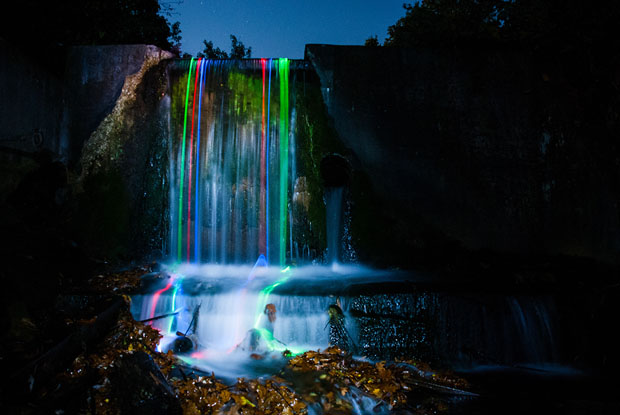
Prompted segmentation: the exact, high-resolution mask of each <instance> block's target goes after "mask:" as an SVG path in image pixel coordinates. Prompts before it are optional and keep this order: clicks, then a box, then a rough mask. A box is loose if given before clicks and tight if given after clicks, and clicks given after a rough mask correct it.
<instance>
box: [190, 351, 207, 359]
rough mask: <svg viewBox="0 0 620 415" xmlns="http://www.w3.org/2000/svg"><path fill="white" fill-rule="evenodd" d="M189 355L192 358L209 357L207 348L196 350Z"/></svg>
mask: <svg viewBox="0 0 620 415" xmlns="http://www.w3.org/2000/svg"><path fill="white" fill-rule="evenodd" d="M189 357H191V358H192V359H206V358H207V351H206V350H199V351H197V352H194V353H192V354H190V355H189Z"/></svg>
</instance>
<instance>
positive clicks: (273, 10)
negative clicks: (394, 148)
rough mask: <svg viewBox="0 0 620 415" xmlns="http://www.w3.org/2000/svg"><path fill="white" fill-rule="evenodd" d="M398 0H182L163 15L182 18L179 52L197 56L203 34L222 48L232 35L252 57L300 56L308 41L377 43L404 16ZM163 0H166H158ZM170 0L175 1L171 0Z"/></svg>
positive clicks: (172, 19)
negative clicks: (375, 39) (248, 48)
mask: <svg viewBox="0 0 620 415" xmlns="http://www.w3.org/2000/svg"><path fill="white" fill-rule="evenodd" d="M403 2H404V1H403V0H331V1H330V0H184V1H183V2H182V3H181V4H178V5H177V4H172V6H173V8H174V14H173V15H172V16H170V17H168V19H169V20H170V21H171V22H174V21H179V22H181V30H182V33H181V35H182V36H183V39H182V41H181V42H182V46H181V49H182V52H187V53H190V54H192V55H196V53H197V52H199V51H202V49H203V44H202V41H203V39H206V40H211V41H213V44H214V45H215V46H217V47H220V48H221V49H223V50H225V51H227V52H228V51H229V50H230V35H231V34H234V35H236V36H237V38H238V39H239V40H240V41H242V42H243V43H244V44H245V45H246V46H251V47H252V57H253V58H261V57H264V58H269V57H287V58H291V59H298V58H303V55H304V46H305V45H306V44H308V43H327V44H336V45H362V44H363V43H364V41H365V40H366V39H367V38H368V37H370V36H374V35H376V36H378V39H379V41H380V42H383V40H384V39H385V38H386V37H387V28H388V26H390V25H393V24H394V23H395V22H396V21H397V20H398V19H399V18H400V17H402V16H404V15H405V10H404V9H403V7H402V6H403ZM161 3H162V4H163V3H166V0H163V1H162V2H161ZM172 3H174V2H172Z"/></svg>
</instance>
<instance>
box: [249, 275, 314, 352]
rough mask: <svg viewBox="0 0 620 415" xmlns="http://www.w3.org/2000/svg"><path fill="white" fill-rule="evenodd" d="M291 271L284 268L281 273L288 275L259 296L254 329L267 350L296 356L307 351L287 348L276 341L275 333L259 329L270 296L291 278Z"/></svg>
mask: <svg viewBox="0 0 620 415" xmlns="http://www.w3.org/2000/svg"><path fill="white" fill-rule="evenodd" d="M290 271H291V267H290V266H288V267H286V268H284V269H283V270H282V271H280V272H281V273H282V274H286V275H285V276H283V277H282V278H280V279H279V280H278V281H276V282H274V283H273V284H271V285H269V286H267V287H265V288H263V289H262V290H261V292H260V293H259V294H258V301H257V308H256V322H255V323H254V328H255V329H256V330H258V332H259V333H260V335H261V337H262V338H263V340H265V343H266V344H267V348H269V350H270V351H278V352H283V351H285V350H288V351H290V352H291V354H292V355H293V356H296V355H298V354H302V353H304V352H305V350H303V349H299V348H297V347H289V346H286V345H284V344H282V343H280V342H279V341H278V340H276V338H275V337H273V333H272V332H270V331H269V330H267V329H265V328H261V327H259V324H260V319H261V318H262V317H263V315H264V310H265V306H266V305H267V302H268V300H269V295H271V292H272V291H273V290H274V289H275V288H276V287H277V286H278V285H280V284H283V283H285V282H286V281H287V280H288V279H289V278H290V274H289V273H290Z"/></svg>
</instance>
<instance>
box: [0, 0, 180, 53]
mask: <svg viewBox="0 0 620 415" xmlns="http://www.w3.org/2000/svg"><path fill="white" fill-rule="evenodd" d="M164 7H165V9H164V10H162V6H161V5H160V3H159V1H158V0H105V1H99V0H64V1H61V2H57V1H46V0H24V1H17V2H12V3H11V10H10V12H9V11H8V9H7V11H6V12H5V14H4V17H5V18H4V21H3V23H2V25H1V26H0V28H1V29H0V30H1V31H0V36H2V37H3V38H5V39H6V40H8V41H10V42H12V43H16V44H21V45H24V46H25V47H26V48H31V49H32V50H33V51H41V50H42V49H49V48H55V47H58V46H67V45H115V44H150V45H155V46H159V47H160V48H162V49H165V50H171V49H173V47H174V46H175V45H176V47H177V48H178V45H179V42H180V39H181V37H180V33H181V31H180V26H179V23H178V22H176V23H172V24H171V23H170V22H169V21H168V20H167V18H166V17H165V15H166V14H167V15H168V16H170V15H171V13H170V8H169V6H164ZM162 12H163V13H162ZM162 14H163V15H162Z"/></svg>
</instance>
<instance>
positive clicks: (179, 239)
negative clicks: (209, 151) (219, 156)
mask: <svg viewBox="0 0 620 415" xmlns="http://www.w3.org/2000/svg"><path fill="white" fill-rule="evenodd" d="M193 66H194V58H192V60H191V61H190V62H189V73H188V74H187V91H186V93H185V116H184V118H183V141H182V144H181V180H180V181H179V231H178V235H177V262H180V261H181V253H182V252H181V250H182V248H183V241H182V238H183V180H184V177H183V176H184V173H185V136H186V134H187V106H188V104H189V87H190V81H191V79H192V67H193ZM188 220H189V218H188Z"/></svg>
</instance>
